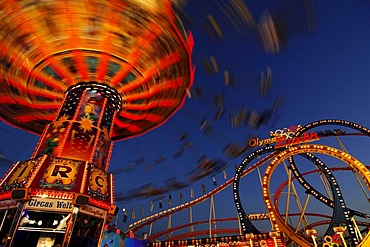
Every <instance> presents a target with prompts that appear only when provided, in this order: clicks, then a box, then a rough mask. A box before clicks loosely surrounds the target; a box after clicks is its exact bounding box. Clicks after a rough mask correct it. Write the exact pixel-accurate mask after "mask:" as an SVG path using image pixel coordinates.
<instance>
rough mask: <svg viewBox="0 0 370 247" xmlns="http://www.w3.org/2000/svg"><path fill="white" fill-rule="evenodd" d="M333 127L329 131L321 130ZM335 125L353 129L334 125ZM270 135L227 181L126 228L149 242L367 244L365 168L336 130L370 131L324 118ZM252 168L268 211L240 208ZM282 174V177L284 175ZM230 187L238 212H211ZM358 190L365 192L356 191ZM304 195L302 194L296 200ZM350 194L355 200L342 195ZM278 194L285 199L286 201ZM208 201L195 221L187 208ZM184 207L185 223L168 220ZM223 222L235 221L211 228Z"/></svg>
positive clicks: (369, 178) (369, 176) (368, 180)
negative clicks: (332, 142) (205, 215)
mask: <svg viewBox="0 0 370 247" xmlns="http://www.w3.org/2000/svg"><path fill="white" fill-rule="evenodd" d="M332 126H334V128H335V129H334V130H325V131H322V130H321V129H322V128H328V127H332ZM338 126H339V128H346V129H350V130H351V131H353V130H354V131H355V132H347V131H343V130H340V129H338ZM270 134H271V140H270V141H269V142H267V141H266V143H267V144H266V145H264V147H261V148H260V149H258V150H255V151H253V152H251V153H250V154H249V155H248V156H247V157H246V158H245V159H244V160H243V161H242V162H241V164H240V165H239V167H237V169H236V171H235V175H234V177H233V178H232V179H229V180H227V181H226V182H225V183H223V184H221V185H220V186H218V187H217V188H215V189H213V190H212V191H210V192H208V193H206V194H204V195H203V196H200V197H198V198H196V199H194V200H192V201H189V202H186V203H183V204H181V205H178V206H175V207H172V208H169V209H167V210H164V211H161V212H158V213H155V214H153V215H150V216H148V217H145V218H143V219H140V220H138V221H136V222H134V223H132V224H130V225H129V230H131V231H138V230H140V229H142V228H144V227H149V229H150V232H149V236H148V240H149V243H150V246H189V245H204V246H205V245H223V244H226V245H234V246H304V247H306V246H307V247H310V246H323V247H325V246H361V247H366V246H370V237H369V232H368V231H369V226H370V213H369V209H368V208H367V207H368V200H369V196H368V192H369V188H370V172H369V166H365V165H364V164H362V163H361V162H360V161H359V160H358V159H356V158H355V157H353V156H352V155H351V154H349V153H348V151H347V150H346V148H345V147H344V145H343V143H342V142H341V140H340V139H339V137H340V136H341V137H344V136H370V130H369V129H368V128H366V127H363V126H361V125H359V124H356V123H352V122H349V121H344V120H333V119H327V120H321V121H316V122H313V123H310V124H307V125H305V126H298V127H296V128H295V127H294V128H293V127H290V128H285V129H283V130H279V131H275V132H274V133H270ZM324 138H325V139H330V138H336V140H337V142H338V143H339V146H340V149H338V148H334V147H332V146H328V145H321V144H316V142H317V141H319V140H322V141H324ZM309 142H315V144H312V143H310V144H309ZM328 159H329V160H331V161H330V164H332V163H333V160H334V159H335V160H336V161H335V164H336V165H330V166H329V165H327V164H329V163H328V162H327V161H326V160H328ZM256 160H257V161H256ZM253 162H254V163H253ZM338 162H340V163H338ZM310 163H312V164H313V165H314V168H313V169H309V168H308V167H309V165H307V164H310ZM312 164H311V166H312ZM261 168H263V169H264V172H261V170H260V169H261ZM256 171H257V172H258V175H259V180H260V186H261V193H262V198H263V203H264V204H265V206H266V209H267V210H266V211H265V212H263V213H246V212H247V210H246V209H245V208H244V206H243V203H244V204H248V203H246V201H248V202H250V201H249V200H246V199H245V198H244V199H242V197H245V196H246V195H245V194H248V193H242V192H245V189H244V188H245V187H244V184H245V182H243V181H244V180H247V179H243V180H241V179H242V178H244V177H246V176H247V175H250V174H252V172H256ZM334 173H336V174H337V175H338V176H334ZM282 174H285V176H286V177H287V179H285V180H284V181H282ZM343 174H344V175H343ZM313 176H315V177H314V178H312V177H313ZM315 178H316V179H315ZM318 178H319V179H318ZM318 181H319V182H320V183H321V185H318V184H319V183H318ZM353 181H355V183H352V182H353ZM297 184H298V185H300V186H296V185H297ZM230 185H232V190H233V197H234V203H235V206H236V211H237V217H229V218H218V219H216V218H215V217H213V218H212V213H213V216H214V205H213V201H214V196H215V195H216V194H218V193H219V192H221V191H222V190H224V189H225V188H227V187H229V186H230ZM340 185H342V187H340ZM254 187H256V188H257V187H258V186H256V185H254ZM348 187H350V188H351V189H350V190H351V193H350V194H348V192H344V191H343V188H348ZM243 189H244V190H243ZM361 192H362V193H363V194H364V196H361V197H360V195H361ZM303 195H304V196H305V200H304V202H303V203H302V202H301V200H300V199H301V198H302V197H303ZM350 196H352V197H355V198H349V200H347V199H348V197H350ZM282 198H285V199H286V200H285V202H284V201H283V199H282ZM359 198H362V199H359ZM311 199H315V200H311ZM345 199H346V200H347V201H345ZM206 200H210V202H211V210H210V217H209V219H208V220H200V221H195V222H193V220H192V208H193V207H194V206H195V205H198V204H201V203H204V202H205V201H206ZM292 201H293V202H295V203H293V202H292ZM363 201H365V203H364V204H362V202H363ZM185 209H189V210H190V222H189V223H186V224H182V225H178V226H174V227H172V226H171V224H170V222H171V218H172V217H173V216H174V215H175V214H176V213H179V212H180V211H183V210H185ZM311 210H312V211H313V212H311ZM314 211H315V212H314ZM164 218H167V219H168V227H167V229H165V230H162V231H159V232H156V233H152V232H151V231H152V226H153V224H154V223H155V222H157V221H159V220H161V219H164ZM228 221H232V222H235V221H236V222H238V227H226V228H223V229H220V228H218V229H216V227H213V228H214V229H212V226H215V225H216V223H219V222H228ZM259 221H264V222H267V223H268V224H267V225H269V227H268V228H269V229H268V230H266V228H263V229H260V226H259V224H257V223H256V222H259ZM202 224H208V225H209V227H208V229H205V230H197V231H195V230H194V228H193V227H194V226H195V225H202ZM265 225H266V224H265ZM186 229H190V230H188V231H187V230H186ZM184 231H185V232H184ZM176 232H181V233H178V234H175V233H176ZM207 235H208V236H207ZM163 236H167V237H166V239H165V240H164V241H159V240H158V239H160V238H161V237H163ZM204 236H207V237H204Z"/></svg>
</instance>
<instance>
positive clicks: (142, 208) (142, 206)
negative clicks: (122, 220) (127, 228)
mask: <svg viewBox="0 0 370 247" xmlns="http://www.w3.org/2000/svg"><path fill="white" fill-rule="evenodd" d="M143 214H144V205H143V204H141V207H140V215H143Z"/></svg>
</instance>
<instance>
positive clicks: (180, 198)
mask: <svg viewBox="0 0 370 247" xmlns="http://www.w3.org/2000/svg"><path fill="white" fill-rule="evenodd" d="M179 200H180V202H182V193H181V192H180V194H179Z"/></svg>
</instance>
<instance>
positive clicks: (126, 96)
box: [0, 0, 193, 140]
mask: <svg viewBox="0 0 370 247" xmlns="http://www.w3.org/2000/svg"><path fill="white" fill-rule="evenodd" d="M173 7H174V2H171V1H170V0H161V1H159V0H145V1H143V0H119V1H112V0H107V1H104V0H96V1H91V0H80V1H46V0H45V1H32V0H23V1H12V0H6V1H2V2H0V75H1V79H0V88H1V90H0V118H2V119H3V120H5V121H6V122H8V123H10V124H12V125H15V126H17V127H20V128H22V129H25V130H28V131H31V132H34V133H38V134H40V133H41V132H42V130H43V129H44V126H45V125H46V124H47V123H48V122H50V121H52V120H53V119H54V117H55V114H56V112H57V110H58V108H59V107H60V105H61V102H62V99H63V97H64V93H65V92H66V90H67V89H68V88H69V87H70V86H72V85H75V84H77V83H79V82H84V81H86V82H89V81H95V82H101V83H104V84H107V85H109V86H111V87H113V88H115V89H116V90H117V91H118V92H119V93H120V94H121V96H122V102H123V103H122V108H121V111H120V112H119V113H118V114H117V117H116V120H115V122H114V129H113V136H112V138H113V139H114V140H119V139H125V138H129V137H133V136H136V135H140V134H143V133H145V132H147V131H149V130H151V129H153V128H155V127H157V126H159V125H161V124H163V123H164V122H165V121H166V120H167V119H168V118H169V117H170V116H171V115H172V114H173V113H174V112H175V111H176V110H177V109H179V108H180V107H181V106H182V104H183V102H184V100H185V98H186V93H187V91H188V89H189V88H190V86H191V84H192V80H193V68H192V62H191V50H192V47H193V41H192V36H191V35H188V34H187V33H186V31H185V30H184V28H183V25H182V23H181V21H180V20H179V19H178V17H177V15H176V13H175V12H174V11H173Z"/></svg>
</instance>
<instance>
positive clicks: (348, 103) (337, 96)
mask: <svg viewBox="0 0 370 247" xmlns="http://www.w3.org/2000/svg"><path fill="white" fill-rule="evenodd" d="M256 2H258V3H256ZM290 2H291V1H245V3H246V4H247V5H248V7H249V8H250V11H251V13H252V15H253V17H254V19H255V21H256V22H258V21H259V20H260V16H261V15H262V13H263V12H264V11H265V10H266V9H269V10H270V12H276V13H280V12H281V11H282V10H287V12H286V13H287V15H288V18H287V19H288V32H289V30H293V31H291V32H289V33H288V39H287V41H286V45H285V47H284V48H283V49H282V51H281V52H280V53H277V54H271V53H267V52H265V51H264V49H263V47H262V46H261V43H260V41H259V39H258V37H257V36H256V34H255V32H253V31H251V30H249V31H248V32H247V33H245V34H244V35H242V34H240V33H239V32H238V31H237V30H236V29H235V28H234V27H233V25H232V24H231V22H230V21H229V20H228V19H227V18H226V16H225V15H224V14H223V13H222V11H221V10H220V9H219V8H218V7H217V5H216V2H215V1H212V0H206V1H190V0H189V1H188V5H187V6H186V7H185V12H186V13H187V14H188V15H189V17H190V19H191V20H192V21H193V22H192V23H186V28H187V29H188V30H189V31H191V32H192V33H193V36H194V41H195V46H194V56H193V62H194V64H195V65H196V73H195V80H194V88H195V87H200V88H202V90H203V97H197V98H191V99H187V100H186V103H185V105H184V106H183V108H182V109H180V110H179V111H178V112H177V113H176V114H175V115H174V116H173V117H172V118H171V119H170V120H169V121H168V122H167V123H166V124H164V125H163V126H161V127H159V128H156V129H155V130H153V131H151V132H149V133H147V134H145V135H143V136H139V137H137V138H134V139H129V140H126V141H120V142H116V143H115V145H114V151H113V153H112V159H111V165H110V171H114V170H117V169H120V168H124V167H127V165H128V164H130V163H132V162H134V161H136V160H139V159H141V158H143V159H144V162H143V163H140V164H137V165H135V166H134V167H133V170H130V171H126V172H123V173H120V174H116V175H115V192H116V194H117V195H123V196H125V195H127V194H129V193H130V191H132V190H137V189H138V188H140V187H141V186H144V185H147V184H152V185H153V186H155V187H159V188H165V187H166V182H165V181H166V180H169V179H176V180H177V181H178V182H183V183H185V184H186V185H187V186H186V187H185V188H182V189H180V190H177V191H168V192H166V193H164V194H163V209H166V208H167V207H168V206H167V201H168V195H171V196H172V198H173V206H175V205H177V204H179V203H180V202H179V193H182V194H183V202H186V201H189V200H190V199H191V198H190V189H191V188H193V189H194V191H195V196H196V197H197V196H200V195H202V192H201V185H202V184H204V185H205V187H206V190H207V191H209V190H211V189H213V188H214V185H213V179H212V178H213V177H214V178H215V179H216V181H217V183H218V185H220V184H221V183H223V182H224V181H225V180H224V178H223V170H225V172H226V173H227V179H229V178H231V177H232V176H233V175H234V164H236V165H239V164H240V162H241V161H242V160H243V158H244V157H245V156H247V155H248V152H246V153H245V154H244V155H243V156H240V157H238V158H235V159H230V158H228V157H227V156H225V155H224V153H223V152H222V150H223V148H224V147H225V146H226V145H227V144H228V143H239V144H243V143H246V140H248V138H251V136H252V135H256V136H259V137H260V138H268V137H269V132H270V130H276V129H279V128H284V127H289V126H295V125H297V124H302V125H305V124H307V123H310V122H313V121H316V120H320V119H344V120H349V121H351V122H355V123H358V124H361V125H363V126H366V127H370V118H369V109H368V108H369V107H368V106H369V103H370V99H369V78H370V69H369V64H370V45H369V44H370V28H369V23H370V14H369V13H370V1H366V0H354V1H344V0H338V1H332V0H331V1H316V2H314V7H315V8H314V24H315V25H314V28H313V31H312V32H308V31H301V32H297V31H296V30H297V28H304V27H306V24H305V18H302V17H304V16H302V15H300V14H297V13H304V11H303V7H301V8H297V9H296V8H295V7H296V5H299V4H294V5H289V4H287V3H290ZM296 2H303V1H296ZM290 4H291V3H290ZM302 6H303V5H302ZM207 14H211V15H212V16H213V17H214V18H215V20H216V21H217V22H218V24H219V26H220V29H221V30H222V32H223V38H222V39H219V40H217V42H216V41H215V40H213V39H212V37H211V36H210V35H209V34H208V33H207V31H206V29H205V28H204V24H205V23H207V17H206V16H207ZM211 56H214V57H215V59H216V60H217V63H218V67H219V69H220V71H219V72H218V73H215V72H213V73H212V75H210V74H209V73H207V71H206V68H205V67H204V64H203V61H204V58H207V59H210V57H211ZM267 67H270V68H271V71H272V88H271V91H270V92H269V93H268V94H267V95H266V96H264V97H261V96H260V95H259V83H258V81H259V78H260V75H261V72H266V69H267ZM224 70H228V71H229V72H230V74H232V75H233V76H235V77H236V82H235V87H234V88H232V87H230V86H229V87H226V86H225V84H224V77H223V71H224ZM215 93H216V94H218V95H220V94H221V93H223V94H224V95H225V102H224V110H225V114H224V115H223V117H222V118H221V119H219V120H217V121H213V116H214V115H215V113H216V112H217V107H216V106H215V105H214V95H215ZM277 96H283V97H285V102H284V104H283V105H282V107H281V109H280V110H279V111H278V112H276V113H275V115H274V117H273V119H271V121H269V122H268V123H266V124H263V125H262V126H261V127H260V128H258V129H252V128H248V127H246V126H245V125H244V126H239V127H237V128H232V127H231V126H230V115H232V114H234V113H236V112H238V111H239V110H240V109H241V108H248V111H249V113H251V112H253V111H260V112H261V111H263V110H265V109H268V108H271V107H272V106H273V103H274V100H275V98H276V97H277ZM204 119H207V120H208V121H210V122H212V126H213V131H212V132H211V133H210V134H209V135H208V136H206V135H204V134H203V133H202V131H201V130H200V124H201V122H202V120H204ZM0 128H1V129H0V133H1V139H0V151H1V152H2V154H3V155H4V156H5V157H6V158H8V159H10V160H13V161H17V160H26V159H29V157H30V156H31V155H32V152H33V150H34V148H35V146H36V144H37V141H38V136H35V135H33V134H30V133H27V132H25V131H22V130H19V129H16V128H14V127H12V126H9V125H7V124H5V123H3V122H0ZM184 132H186V133H188V134H189V136H188V140H189V141H190V142H191V143H192V146H191V147H190V148H189V149H187V150H186V151H185V152H184V154H183V156H181V157H179V158H177V159H174V158H173V157H172V155H173V154H174V153H176V152H177V151H178V150H179V149H180V148H181V144H182V143H180V142H179V141H178V138H179V137H180V135H181V134H183V133H184ZM341 140H342V139H341ZM342 141H343V143H344V145H345V146H346V148H347V149H348V151H349V152H350V153H351V154H352V155H353V156H355V157H356V158H358V159H359V160H360V161H362V162H363V163H364V164H366V165H369V161H370V157H369V155H368V150H369V149H368V148H369V147H370V141H369V140H368V139H367V138H366V137H344V138H343V140H342ZM324 143H327V144H332V145H335V146H336V147H338V144H337V142H336V140H334V139H333V140H332V141H326V140H325V141H324ZM203 155H206V156H207V157H210V158H212V159H217V160H221V161H223V162H224V164H225V165H226V167H225V169H219V170H215V171H214V172H213V174H210V175H209V176H206V177H204V178H202V179H200V180H199V181H196V182H194V183H193V184H191V183H190V182H189V179H188V178H189V177H188V175H189V173H191V172H192V171H194V170H195V169H196V168H197V166H198V159H199V158H201V157H202V156H203ZM161 157H165V159H164V161H163V162H161V163H159V164H158V165H156V166H155V167H150V165H151V164H153V162H155V161H156V160H158V159H160V158H161ZM329 162H331V165H333V166H335V165H336V164H337V163H336V162H337V161H335V160H334V161H332V160H331V161H329ZM6 166H7V165H2V166H0V172H1V173H2V174H4V173H5V172H6V171H7V169H8V168H7V167H6ZM312 167H313V166H311V168H312ZM218 168H219V167H218ZM304 169H308V168H304ZM308 170H309V169H308ZM262 171H263V169H262ZM348 174H349V173H348ZM338 176H342V175H338ZM285 179H286V178H283V179H281V182H283V180H285ZM243 185H244V186H248V187H245V188H244V189H243V191H245V193H246V197H249V196H251V195H252V198H253V200H255V201H254V202H253V204H249V205H248V207H247V208H248V211H249V210H250V212H265V211H266V209H265V208H264V205H263V204H262V199H261V195H260V193H259V190H260V189H258V187H259V184H258V174H257V173H254V175H252V176H251V178H250V179H249V180H248V181H245V183H243ZM343 187H346V188H347V185H343ZM255 188H256V189H255ZM249 198H250V197H249ZM151 199H152V200H154V201H155V209H154V210H153V212H149V201H150V200H151ZM158 199H159V197H158V196H157V197H148V198H146V199H144V198H135V199H134V200H127V201H118V202H117V204H118V206H119V207H120V208H122V207H124V208H126V209H127V211H128V215H129V219H128V222H127V223H126V224H123V223H122V222H121V218H119V226H121V227H125V226H127V224H128V223H130V222H133V221H134V219H131V217H130V213H131V209H132V208H134V210H135V213H136V219H138V218H140V217H143V216H146V215H149V214H151V213H154V212H158V211H159V210H160V209H159V208H158ZM349 200H350V201H354V200H355V199H353V198H352V199H349ZM247 201H248V200H247V199H246V202H245V203H246V204H248V202H249V201H248V202H247ZM215 203H216V215H217V217H236V209H235V206H234V204H233V197H232V191H231V188H228V189H226V190H225V191H223V192H222V193H220V194H218V195H217V196H216V198H215ZM141 205H143V206H144V214H143V215H140V208H141ZM364 205H366V204H364ZM357 206H358V207H360V208H359V209H362V210H364V211H367V212H369V211H370V210H369V209H368V208H362V207H363V205H362V204H360V205H357ZM366 206H368V204H367V205H366ZM318 210H319V211H320V210H321V209H318ZM322 210H323V211H324V210H326V209H322ZM194 214H196V215H197V217H199V218H202V217H203V219H207V217H209V201H207V202H206V203H204V205H201V206H199V207H197V208H195V210H194ZM119 217H122V213H121V212H120V214H119ZM175 217H176V215H175V216H174V221H175ZM188 218H189V217H188V216H186V214H185V213H184V214H182V215H181V216H179V217H178V220H177V221H178V222H183V223H186V221H188ZM234 225H235V227H236V223H235V224H234ZM157 230H159V229H157Z"/></svg>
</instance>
